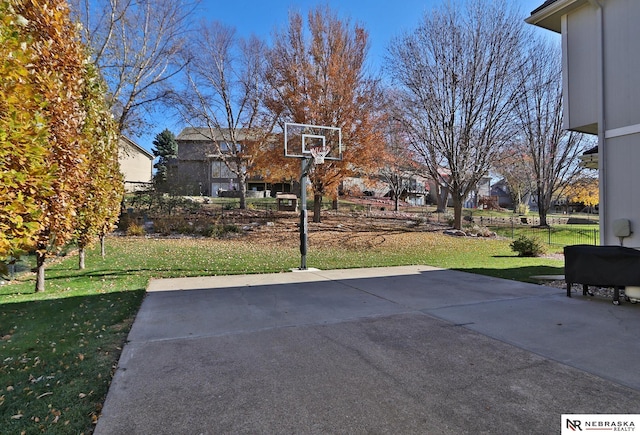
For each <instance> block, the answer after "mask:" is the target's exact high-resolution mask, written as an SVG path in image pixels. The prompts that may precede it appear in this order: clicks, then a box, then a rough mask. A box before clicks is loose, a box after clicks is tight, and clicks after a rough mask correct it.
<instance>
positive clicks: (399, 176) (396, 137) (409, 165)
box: [378, 118, 420, 211]
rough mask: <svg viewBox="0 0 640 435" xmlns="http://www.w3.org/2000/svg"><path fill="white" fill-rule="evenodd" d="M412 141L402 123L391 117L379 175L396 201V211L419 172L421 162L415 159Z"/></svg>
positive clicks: (386, 131) (380, 156) (381, 156)
mask: <svg viewBox="0 0 640 435" xmlns="http://www.w3.org/2000/svg"><path fill="white" fill-rule="evenodd" d="M413 154H414V153H413V152H412V149H411V145H410V141H409V139H408V138H407V136H406V135H405V134H404V129H403V128H402V125H401V123H400V122H398V121H397V120H394V119H393V118H389V119H388V121H387V128H386V130H385V152H383V153H381V154H380V155H379V156H378V158H379V159H380V163H381V168H380V170H379V172H378V176H379V177H380V179H382V181H384V182H385V183H386V184H387V186H388V187H389V191H390V192H391V196H392V199H393V201H394V211H398V210H399V209H400V207H399V202H400V199H401V197H402V195H403V193H405V192H406V191H407V190H409V188H410V187H411V179H412V178H413V177H415V176H416V175H417V174H418V172H419V166H420V165H419V164H418V163H417V162H416V160H415V159H414V155H413Z"/></svg>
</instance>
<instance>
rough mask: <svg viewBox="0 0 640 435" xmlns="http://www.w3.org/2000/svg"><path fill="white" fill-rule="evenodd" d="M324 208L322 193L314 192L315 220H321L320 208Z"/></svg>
mask: <svg viewBox="0 0 640 435" xmlns="http://www.w3.org/2000/svg"><path fill="white" fill-rule="evenodd" d="M321 209H322V195H319V194H317V193H314V194H313V221H314V222H321V219H320V210H321Z"/></svg>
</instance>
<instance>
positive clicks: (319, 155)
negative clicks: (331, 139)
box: [309, 145, 331, 165]
mask: <svg viewBox="0 0 640 435" xmlns="http://www.w3.org/2000/svg"><path fill="white" fill-rule="evenodd" d="M330 150H331V148H329V147H328V146H326V145H323V146H320V147H313V148H311V149H310V150H309V152H310V153H311V156H312V157H313V162H314V163H315V164H316V165H321V164H323V163H324V158H325V156H326V155H327V154H329V151H330Z"/></svg>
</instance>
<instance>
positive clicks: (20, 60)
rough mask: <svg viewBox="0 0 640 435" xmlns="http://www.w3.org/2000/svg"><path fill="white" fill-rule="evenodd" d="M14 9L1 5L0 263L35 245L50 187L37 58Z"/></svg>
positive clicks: (5, 2)
mask: <svg viewBox="0 0 640 435" xmlns="http://www.w3.org/2000/svg"><path fill="white" fill-rule="evenodd" d="M12 3H13V2H10V1H8V0H0V59H1V60H2V61H0V78H1V79H0V261H8V262H10V261H13V260H14V259H15V257H18V256H19V255H20V254H21V253H22V252H23V251H24V250H25V249H27V248H28V247H29V246H31V245H33V244H34V242H35V240H36V235H37V233H38V231H40V229H41V219H42V217H43V214H44V212H43V210H42V208H41V207H40V204H41V203H42V202H43V201H45V200H46V198H48V197H50V196H51V194H52V184H53V181H54V180H53V175H52V173H51V166H50V164H49V162H48V160H47V158H48V156H49V150H48V147H47V138H48V130H47V126H46V124H45V122H44V109H45V104H46V103H45V101H44V99H43V98H42V95H41V94H40V93H39V89H38V88H37V86H36V84H35V83H34V81H33V80H32V77H33V75H34V74H35V65H34V61H35V59H36V53H35V52H34V50H33V49H32V45H31V42H32V38H30V36H29V35H28V34H27V32H26V26H27V24H28V23H27V20H26V19H25V18H24V16H22V15H20V14H19V13H18V12H17V11H16V10H15V9H14V8H13V7H12Z"/></svg>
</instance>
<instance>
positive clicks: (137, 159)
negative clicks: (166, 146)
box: [118, 136, 154, 192]
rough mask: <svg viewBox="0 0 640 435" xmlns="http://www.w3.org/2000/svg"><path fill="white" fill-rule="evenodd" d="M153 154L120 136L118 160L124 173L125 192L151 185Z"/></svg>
mask: <svg viewBox="0 0 640 435" xmlns="http://www.w3.org/2000/svg"><path fill="white" fill-rule="evenodd" d="M153 159H154V156H153V154H151V153H150V152H148V151H147V150H145V149H144V148H142V147H141V146H140V145H138V144H137V143H135V142H134V141H132V140H131V139H129V138H128V137H126V136H120V141H119V143H118V161H119V162H120V172H122V174H123V175H124V189H125V192H135V191H138V190H147V189H149V188H150V187H151V186H152V177H153Z"/></svg>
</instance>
